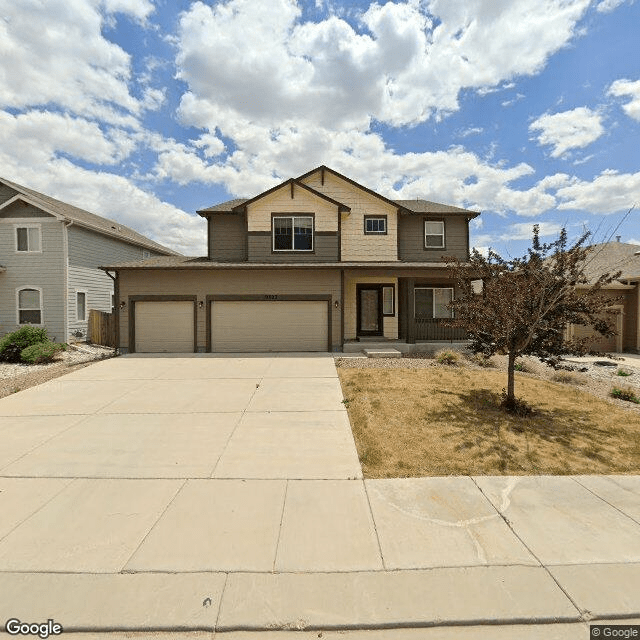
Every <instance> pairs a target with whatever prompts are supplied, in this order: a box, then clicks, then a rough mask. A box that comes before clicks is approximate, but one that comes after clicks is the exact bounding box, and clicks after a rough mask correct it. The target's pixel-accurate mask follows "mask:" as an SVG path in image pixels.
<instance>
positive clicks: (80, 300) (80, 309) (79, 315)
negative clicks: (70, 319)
mask: <svg viewBox="0 0 640 640" xmlns="http://www.w3.org/2000/svg"><path fill="white" fill-rule="evenodd" d="M86 319H87V294H86V293H85V292H84V291H76V320H81V321H82V322H84V321H85V320H86Z"/></svg>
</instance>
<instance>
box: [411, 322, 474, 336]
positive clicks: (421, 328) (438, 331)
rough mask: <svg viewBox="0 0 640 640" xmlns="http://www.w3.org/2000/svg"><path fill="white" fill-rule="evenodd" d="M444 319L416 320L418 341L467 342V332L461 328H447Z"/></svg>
mask: <svg viewBox="0 0 640 640" xmlns="http://www.w3.org/2000/svg"><path fill="white" fill-rule="evenodd" d="M445 322H447V320H446V319H444V318H416V319H415V323H416V340H466V339H467V332H466V330H465V329H462V328H460V327H447V326H446V325H445V324H444V323H445Z"/></svg>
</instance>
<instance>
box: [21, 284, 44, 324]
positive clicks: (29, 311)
mask: <svg viewBox="0 0 640 640" xmlns="http://www.w3.org/2000/svg"><path fill="white" fill-rule="evenodd" d="M17 293H18V296H17V297H18V324H42V291H41V290H40V289H32V288H30V287H25V288H24V289H19V290H18V292H17Z"/></svg>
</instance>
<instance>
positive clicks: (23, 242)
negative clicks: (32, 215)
mask: <svg viewBox="0 0 640 640" xmlns="http://www.w3.org/2000/svg"><path fill="white" fill-rule="evenodd" d="M16 251H18V252H19V253H40V251H42V245H41V242H40V225H37V224H29V225H21V226H19V227H16Z"/></svg>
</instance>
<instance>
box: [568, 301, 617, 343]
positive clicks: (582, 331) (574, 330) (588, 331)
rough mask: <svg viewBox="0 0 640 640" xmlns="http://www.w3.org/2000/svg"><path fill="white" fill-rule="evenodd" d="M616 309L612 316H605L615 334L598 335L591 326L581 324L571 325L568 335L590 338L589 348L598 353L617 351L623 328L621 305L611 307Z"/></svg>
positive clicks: (577, 337)
mask: <svg viewBox="0 0 640 640" xmlns="http://www.w3.org/2000/svg"><path fill="white" fill-rule="evenodd" d="M612 308H614V309H617V313H616V314H615V316H614V317H613V318H612V317H611V316H605V318H606V320H607V321H608V322H609V325H610V326H611V328H612V329H614V330H615V331H616V335H613V336H608V337H604V336H602V335H600V334H599V333H598V332H597V331H595V329H593V328H592V327H585V326H583V325H571V326H570V330H569V336H570V337H572V338H575V339H582V338H590V339H591V341H590V343H589V349H590V350H591V351H594V352H599V353H617V352H618V353H619V352H621V351H622V335H623V330H624V325H623V322H624V316H623V314H622V307H621V306H619V305H616V306H615V307H612Z"/></svg>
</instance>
